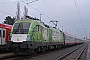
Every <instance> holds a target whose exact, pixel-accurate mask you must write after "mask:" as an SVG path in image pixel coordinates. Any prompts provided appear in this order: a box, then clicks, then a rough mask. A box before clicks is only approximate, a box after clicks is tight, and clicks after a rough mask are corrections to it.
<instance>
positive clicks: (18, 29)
mask: <svg viewBox="0 0 90 60" xmlns="http://www.w3.org/2000/svg"><path fill="white" fill-rule="evenodd" d="M29 27H30V23H29V22H23V23H15V25H14V27H13V32H12V33H13V34H27V33H28V30H29Z"/></svg>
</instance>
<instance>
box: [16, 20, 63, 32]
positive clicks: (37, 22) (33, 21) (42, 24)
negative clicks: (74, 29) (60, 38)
mask: <svg viewBox="0 0 90 60" xmlns="http://www.w3.org/2000/svg"><path fill="white" fill-rule="evenodd" d="M20 22H32V23H35V24H39V25H41V26H43V27H47V28H50V29H52V30H54V31H60V32H62V31H61V30H59V29H57V28H53V27H51V26H49V25H47V24H44V23H42V22H39V21H37V20H32V19H29V20H18V21H16V22H15V23H20Z"/></svg>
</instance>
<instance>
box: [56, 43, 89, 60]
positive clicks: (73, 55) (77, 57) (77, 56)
mask: <svg viewBox="0 0 90 60" xmlns="http://www.w3.org/2000/svg"><path fill="white" fill-rule="evenodd" d="M87 45H88V44H85V45H83V46H81V47H78V48H76V49H75V50H72V51H70V52H69V53H66V54H64V55H63V56H61V57H59V58H57V59H56V60H83V58H81V56H82V54H83V53H84V51H85V50H86V49H87Z"/></svg>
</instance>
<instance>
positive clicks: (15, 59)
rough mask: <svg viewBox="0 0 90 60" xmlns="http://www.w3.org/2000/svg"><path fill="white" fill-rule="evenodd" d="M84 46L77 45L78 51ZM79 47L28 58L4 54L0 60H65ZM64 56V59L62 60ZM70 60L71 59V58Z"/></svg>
mask: <svg viewBox="0 0 90 60" xmlns="http://www.w3.org/2000/svg"><path fill="white" fill-rule="evenodd" d="M84 45H85V44H80V45H77V46H78V48H77V49H76V50H78V49H79V48H80V47H84ZM77 46H73V47H67V48H63V49H60V50H52V51H48V52H43V53H42V52H41V53H39V54H36V55H28V56H15V55H14V54H13V53H11V54H7V55H6V54H4V55H5V56H3V55H2V56H3V57H2V58H0V60H63V59H64V60H65V57H66V56H69V55H70V54H71V53H69V54H68V55H66V54H67V52H70V51H71V50H72V49H74V48H76V47H77ZM85 46H86V45H85ZM81 50H82V49H81ZM73 52H74V50H73ZM73 52H72V53H73ZM79 54H80V53H79ZM81 54H82V53H81ZM63 55H64V56H65V55H66V56H65V57H64V56H63ZM0 56H1V55H0ZM62 56H63V57H64V58H62V59H61V57H62ZM69 60H70V58H69ZM71 60H72V59H71Z"/></svg>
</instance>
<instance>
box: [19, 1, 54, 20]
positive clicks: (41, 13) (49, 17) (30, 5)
mask: <svg viewBox="0 0 90 60" xmlns="http://www.w3.org/2000/svg"><path fill="white" fill-rule="evenodd" d="M21 1H22V0H21ZM22 2H23V3H25V4H27V3H26V2H24V1H22ZM27 5H28V6H30V7H31V8H33V9H34V10H36V11H38V12H39V13H40V14H43V15H44V16H46V17H47V18H49V19H50V20H53V19H52V18H51V17H49V16H47V15H46V14H44V13H42V12H41V11H39V10H38V9H36V8H34V7H33V6H31V5H29V4H27Z"/></svg>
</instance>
